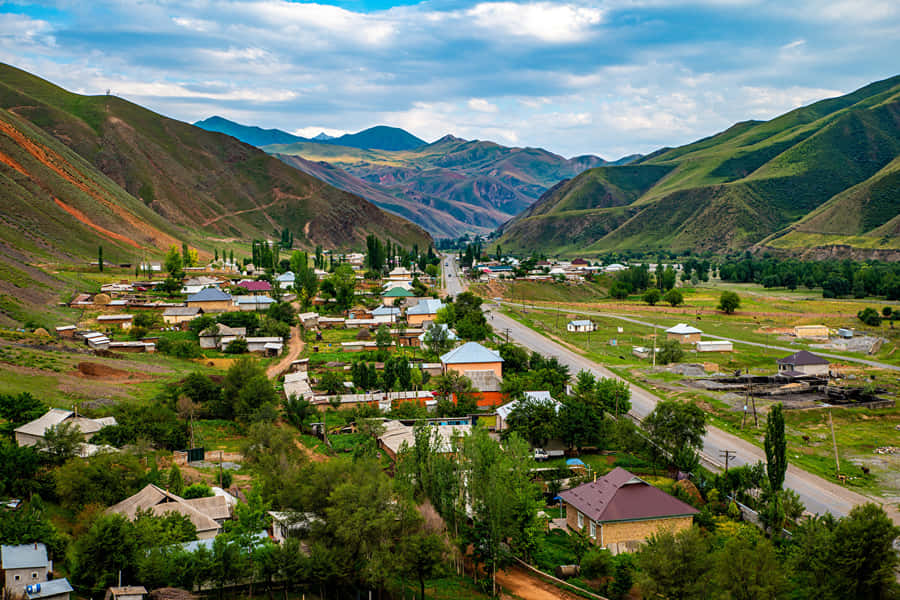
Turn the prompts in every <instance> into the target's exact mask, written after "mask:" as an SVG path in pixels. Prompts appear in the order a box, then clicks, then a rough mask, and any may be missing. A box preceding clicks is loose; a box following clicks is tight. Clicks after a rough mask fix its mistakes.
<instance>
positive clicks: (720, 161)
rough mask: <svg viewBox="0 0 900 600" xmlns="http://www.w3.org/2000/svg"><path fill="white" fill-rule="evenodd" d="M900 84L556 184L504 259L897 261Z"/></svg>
mask: <svg viewBox="0 0 900 600" xmlns="http://www.w3.org/2000/svg"><path fill="white" fill-rule="evenodd" d="M898 183H900V76H898V77H893V78H891V79H887V80H884V81H879V82H876V83H872V84H870V85H867V86H865V87H863V88H861V89H859V90H857V91H855V92H853V93H851V94H847V95H845V96H841V97H838V98H832V99H828V100H823V101H820V102H816V103H814V104H811V105H809V106H805V107H802V108H798V109H796V110H792V111H790V112H788V113H786V114H784V115H781V116H779V117H777V118H775V119H772V120H770V121H746V122H742V123H737V124H735V125H734V126H732V127H730V128H729V129H727V130H725V131H723V132H721V133H718V134H716V135H713V136H711V137H708V138H705V139H702V140H699V141H697V142H694V143H692V144H688V145H686V146H682V147H679V148H664V149H662V150H659V151H657V152H654V153H653V154H651V155H648V156H645V157H642V158H640V159H639V160H637V161H635V162H634V163H632V164H629V165H625V166H601V167H598V168H595V169H590V170H587V171H585V172H583V173H581V174H579V175H578V176H577V177H574V178H572V179H569V180H566V181H563V182H560V183H559V184H557V185H556V186H554V187H553V188H551V189H550V190H548V191H547V192H546V193H545V194H544V195H543V196H542V197H541V198H540V200H539V201H538V202H536V203H535V204H533V205H532V206H530V207H529V208H528V209H527V210H525V211H523V212H522V213H521V214H520V215H518V216H517V217H516V218H515V219H512V220H511V221H509V222H508V223H506V224H504V225H503V226H502V227H501V229H500V234H501V235H500V238H499V243H500V244H502V246H503V248H504V249H509V250H516V251H521V252H530V251H536V250H539V251H541V252H545V253H558V254H567V255H575V254H578V255H581V254H585V255H596V254H599V253H602V252H607V251H612V250H625V249H633V250H656V249H666V250H677V251H680V250H693V251H704V250H710V251H713V252H723V251H736V250H744V249H748V248H749V249H755V250H759V251H772V252H778V253H784V254H788V253H789V254H794V255H797V254H800V255H806V256H852V257H857V258H860V257H881V258H890V259H898V258H900V237H898V233H900V186H898V185H897V184H898Z"/></svg>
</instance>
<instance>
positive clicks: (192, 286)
mask: <svg viewBox="0 0 900 600" xmlns="http://www.w3.org/2000/svg"><path fill="white" fill-rule="evenodd" d="M220 285H222V280H221V279H216V278H215V277H206V276H205V275H203V276H200V277H191V278H190V279H188V280H187V281H185V282H184V285H183V286H182V287H181V293H182V294H186V295H188V296H190V295H192V294H196V293H197V292H200V291H201V290H203V289H205V288H208V287H219V286H220Z"/></svg>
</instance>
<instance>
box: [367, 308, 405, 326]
mask: <svg viewBox="0 0 900 600" xmlns="http://www.w3.org/2000/svg"><path fill="white" fill-rule="evenodd" d="M370 314H371V315H372V320H374V321H375V322H376V323H395V322H396V321H397V318H398V317H399V316H400V309H399V308H397V307H396V306H379V307H378V308H376V309H374V310H373V311H372V312H371V313H370Z"/></svg>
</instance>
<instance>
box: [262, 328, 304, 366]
mask: <svg viewBox="0 0 900 600" xmlns="http://www.w3.org/2000/svg"><path fill="white" fill-rule="evenodd" d="M303 347H304V344H303V337H302V336H301V335H300V326H299V325H294V326H293V327H292V328H291V339H290V341H289V342H288V351H287V354H285V355H284V356H282V357H281V360H279V361H278V362H277V363H275V364H274V365H272V366H270V367H269V368H268V369H266V376H267V377H268V378H269V379H275V378H276V377H278V376H279V375H281V374H282V373H284V372H285V371H287V368H288V367H289V366H291V363H292V362H294V361H295V360H297V357H298V356H300V353H301V352H303Z"/></svg>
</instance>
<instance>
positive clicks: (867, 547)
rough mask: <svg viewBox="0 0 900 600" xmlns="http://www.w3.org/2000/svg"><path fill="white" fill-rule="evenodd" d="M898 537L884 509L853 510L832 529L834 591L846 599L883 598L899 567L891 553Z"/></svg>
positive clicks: (864, 507)
mask: <svg viewBox="0 0 900 600" xmlns="http://www.w3.org/2000/svg"><path fill="white" fill-rule="evenodd" d="M898 536H900V527H896V526H894V524H893V523H892V522H891V519H890V518H889V517H888V516H887V514H885V512H884V509H882V508H881V507H880V506H878V505H876V504H871V503H868V504H862V505H858V506H854V507H853V509H852V510H851V511H850V514H849V515H847V516H846V517H844V518H843V519H841V520H839V521H838V523H837V525H836V526H835V527H834V533H833V537H832V544H831V545H832V549H831V553H830V557H831V559H832V561H833V569H834V579H835V586H836V588H835V589H838V590H841V593H842V594H843V595H844V597H845V598H870V599H872V600H875V599H879V598H886V597H888V596H887V593H889V591H890V590H891V589H892V588H895V582H894V569H895V568H896V566H897V564H898V563H900V557H898V555H897V553H896V551H895V550H894V549H893V543H894V540H895V539H896V538H897V537H898Z"/></svg>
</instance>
